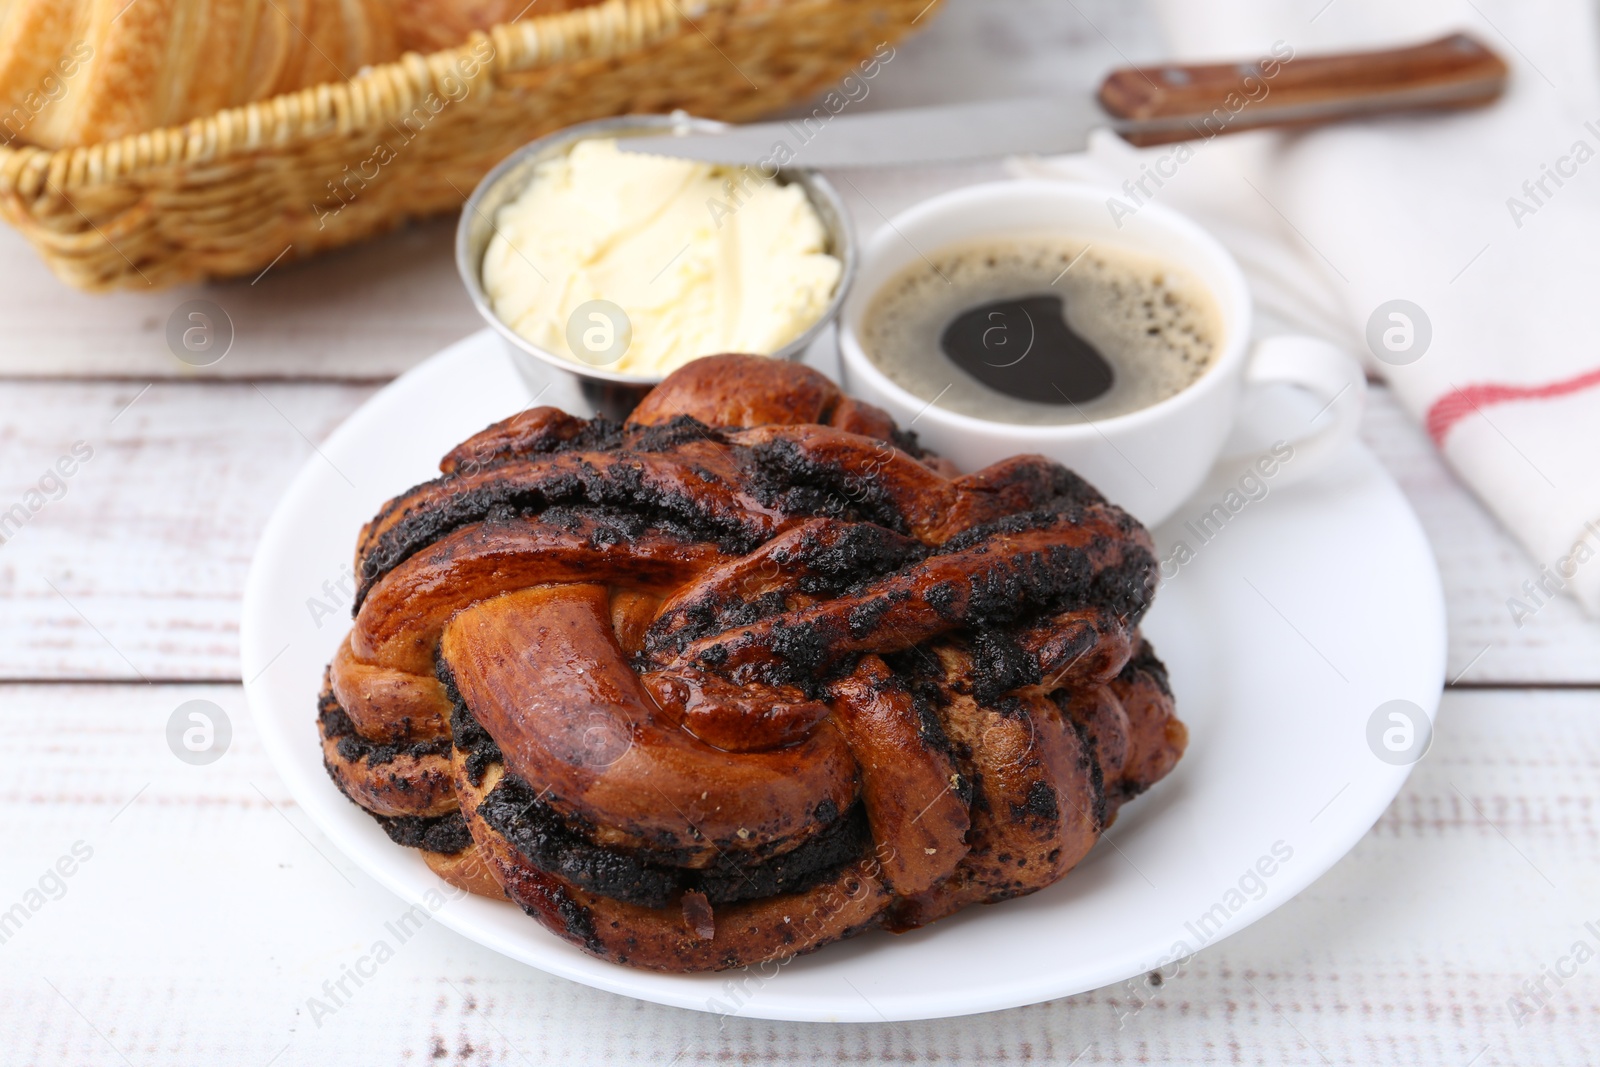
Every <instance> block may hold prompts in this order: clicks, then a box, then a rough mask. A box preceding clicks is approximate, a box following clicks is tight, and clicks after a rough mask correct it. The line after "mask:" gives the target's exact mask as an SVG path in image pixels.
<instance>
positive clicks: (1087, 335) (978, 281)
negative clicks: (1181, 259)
mask: <svg viewBox="0 0 1600 1067" xmlns="http://www.w3.org/2000/svg"><path fill="white" fill-rule="evenodd" d="M1048 293H1056V294H1059V295H1060V296H1061V297H1062V298H1063V300H1064V303H1065V305H1066V319H1067V325H1069V326H1070V327H1071V328H1072V329H1073V330H1074V331H1075V332H1076V333H1077V334H1078V335H1079V336H1080V337H1082V338H1083V339H1084V340H1086V341H1088V342H1089V343H1090V344H1091V345H1093V346H1094V348H1095V349H1096V350H1098V351H1099V353H1100V354H1101V355H1102V356H1103V357H1105V359H1106V361H1107V362H1109V363H1110V364H1111V366H1112V369H1113V371H1114V373H1115V375H1116V381H1115V383H1114V384H1113V385H1112V387H1111V389H1110V391H1109V392H1107V393H1105V394H1104V395H1103V396H1100V397H1097V398H1095V399H1094V400H1092V401H1088V402H1086V403H1081V404H1078V405H1076V406H1074V405H1072V404H1069V403H1066V402H1065V401H1063V400H1062V399H1061V398H1060V397H1056V398H1055V399H1056V400H1057V402H1056V403H1036V402H1032V401H1027V400H1020V399H1017V398H1015V397H1010V396H1006V395H1005V394H1003V393H1000V392H997V391H995V390H994V389H991V388H989V387H988V386H986V385H984V384H983V383H981V382H979V381H978V380H977V379H975V378H973V377H972V376H971V375H969V374H967V373H966V372H965V371H963V370H962V369H961V368H960V367H958V366H956V364H955V363H953V362H952V361H951V360H950V358H949V357H948V356H946V355H945V353H944V351H943V349H942V348H941V347H940V344H939V338H940V335H941V334H942V333H943V331H944V328H945V326H946V325H947V324H948V323H950V322H951V320H953V319H954V318H956V316H958V315H960V314H961V313H962V312H963V311H966V310H967V309H969V308H973V307H977V306H979V305H981V304H985V303H989V302H992V301H998V300H1007V299H1017V298H1020V297H1026V296H1034V295H1040V294H1048ZM1221 334H1222V325H1221V318H1220V316H1219V314H1218V312H1217V309H1216V306H1215V304H1214V302H1213V301H1212V298H1211V296H1210V294H1209V293H1208V292H1207V291H1206V290H1205V288H1204V287H1203V286H1201V285H1200V283H1199V282H1198V281H1196V280H1195V279H1193V278H1191V277H1189V276H1188V275H1187V274H1186V273H1185V272H1184V271H1182V270H1180V269H1178V268H1175V267H1173V266H1171V265H1170V264H1167V263H1165V262H1163V261H1161V260H1158V259H1155V258H1153V257H1149V256H1145V255H1143V254H1141V253H1137V252H1133V251H1130V250H1125V249H1121V248H1109V247H1105V246H1100V245H1086V244H1085V243H1084V242H1082V241H1074V240H1072V239H1071V238H1065V237H1063V238H1058V239H1051V238H1041V237H1036V236H1026V237H1016V238H1000V239H993V240H989V241H984V242H978V243H971V244H962V245H954V246H951V247H949V248H944V249H940V250H939V251H937V252H935V253H931V254H930V255H929V256H928V259H927V260H920V259H919V260H918V261H917V262H916V263H913V264H912V265H911V266H909V267H907V268H906V269H905V270H903V271H901V272H900V273H899V274H898V275H896V276H895V277H893V278H892V279H890V280H889V282H888V283H887V284H886V285H884V287H883V288H882V289H881V290H880V291H879V292H878V294H877V295H876V296H875V297H874V298H873V301H872V303H871V305H870V306H869V307H868V310H867V314H866V315H865V316H864V318H863V323H862V327H861V343H862V348H863V349H864V350H865V351H866V354H867V356H868V358H869V359H871V360H872V362H873V364H874V365H876V366H877V367H878V369H879V370H881V371H883V372H884V373H885V374H886V375H888V376H889V378H890V379H891V380H893V381H894V382H895V383H896V384H897V385H899V386H901V387H902V388H904V389H906V390H908V391H910V392H912V393H915V394H916V395H918V396H920V397H922V398H923V399H924V400H933V399H934V398H935V397H938V404H939V406H940V407H942V408H945V409H947V410H950V411H955V412H959V413H961V414H964V415H972V416H975V417H978V418H984V419H990V420H994V421H999V422H1012V423H1021V424H1031V425H1049V424H1060V423H1079V422H1086V421H1089V420H1092V419H1104V418H1112V417H1114V416H1117V415H1125V414H1128V413H1130V412H1134V411H1138V410H1140V409H1142V408H1146V407H1149V406H1151V405H1152V404H1157V403H1159V402H1161V401H1162V400H1165V399H1167V398H1168V397H1170V396H1173V395H1175V394H1177V393H1179V392H1182V391H1183V390H1184V389H1186V388H1188V387H1189V386H1190V385H1192V384H1194V382H1195V381H1197V380H1198V379H1199V378H1200V377H1201V375H1203V374H1204V373H1205V372H1206V370H1207V369H1208V368H1209V367H1210V366H1211V363H1212V361H1213V360H1214V359H1215V358H1216V352H1217V349H1218V346H1219V339H1220V337H1221ZM1010 358H1013V357H1010V356H1008V357H1007V359H1008V360H1009V359H1010ZM1023 358H1027V357H1023ZM997 362H998V361H997ZM941 393H942V395H941Z"/></svg>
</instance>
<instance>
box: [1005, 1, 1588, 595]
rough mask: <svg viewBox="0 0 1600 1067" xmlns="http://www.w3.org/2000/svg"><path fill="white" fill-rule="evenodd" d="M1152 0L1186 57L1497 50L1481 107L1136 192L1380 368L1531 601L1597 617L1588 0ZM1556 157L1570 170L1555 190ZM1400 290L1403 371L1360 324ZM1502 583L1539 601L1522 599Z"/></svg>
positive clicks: (1298, 326)
mask: <svg viewBox="0 0 1600 1067" xmlns="http://www.w3.org/2000/svg"><path fill="white" fill-rule="evenodd" d="M1155 6H1156V8H1157V10H1158V12H1159V14H1160V17H1161V20H1162V23H1163V26H1164V29H1165V31H1166V33H1167V36H1168V39H1169V44H1170V48H1171V52H1172V54H1173V56H1174V57H1175V58H1178V59H1182V60H1185V61H1200V60H1211V59H1245V58H1252V59H1253V58H1256V57H1258V56H1264V55H1267V54H1268V52H1269V50H1271V49H1272V47H1273V45H1274V44H1275V43H1277V42H1284V43H1286V44H1287V45H1288V46H1289V47H1292V48H1293V50H1294V54H1295V55H1296V56H1305V55H1312V54H1315V53H1318V52H1327V51H1335V50H1347V49H1357V48H1377V47H1392V46H1396V45H1400V44H1405V43H1413V42H1420V41H1422V40H1427V39H1431V38H1433V37H1437V36H1443V35H1444V34H1446V33H1449V32H1453V31H1456V30H1466V31H1467V32H1469V33H1472V34H1473V35H1475V36H1476V37H1478V38H1479V39H1480V40H1481V41H1483V42H1484V43H1486V44H1488V45H1489V46H1490V47H1492V48H1494V49H1495V50H1496V51H1497V52H1499V53H1500V54H1501V55H1502V56H1504V57H1505V58H1506V59H1507V60H1508V62H1510V64H1511V66H1512V68H1513V74H1512V84H1511V89H1510V91H1509V92H1508V93H1507V95H1506V97H1505V98H1504V99H1503V100H1502V101H1500V102H1499V103H1497V104H1496V105H1494V106H1493V107H1491V108H1488V109H1484V110H1478V111H1473V112H1464V113H1459V114H1454V115H1444V116H1429V117H1423V118H1409V117H1408V118H1395V119H1386V120H1382V121H1372V122H1366V123H1361V124H1356V125H1347V126H1341V127H1330V128H1326V129H1321V130H1316V131H1311V132H1307V133H1301V134H1277V133H1254V134H1238V135H1232V136H1227V137H1220V138H1217V139H1216V140H1213V141H1210V142H1206V143H1204V144H1201V145H1199V146H1197V147H1195V148H1194V149H1193V156H1192V158H1189V159H1187V160H1186V161H1185V162H1183V163H1181V164H1177V163H1175V162H1174V161H1173V160H1172V159H1169V160H1168V161H1167V162H1165V163H1164V164H1163V165H1162V167H1161V170H1163V171H1165V172H1167V173H1171V172H1172V171H1173V170H1174V169H1175V170H1176V174H1175V175H1174V176H1173V177H1171V178H1168V179H1164V184H1163V185H1162V186H1161V187H1160V188H1159V189H1156V188H1155V186H1154V184H1153V183H1152V182H1149V181H1147V183H1146V188H1147V189H1151V190H1153V191H1154V194H1155V195H1154V198H1155V199H1156V200H1158V201H1159V202H1161V203H1164V204H1167V205H1168V206H1170V207H1173V208H1175V209H1177V210H1180V211H1183V212H1185V213H1187V214H1189V215H1191V216H1193V217H1194V218H1195V219H1196V220H1197V221H1199V222H1201V223H1202V224H1204V225H1206V226H1208V227H1209V228H1210V229H1211V230H1212V231H1213V232H1214V233H1215V234H1216V235H1217V236H1218V237H1219V238H1220V239H1221V240H1222V241H1223V242H1224V243H1226V244H1227V245H1228V246H1229V247H1230V248H1231V249H1232V251H1233V252H1234V254H1235V255H1236V256H1237V257H1238V258H1239V260H1240V262H1241V264H1242V265H1243V267H1244V268H1245V271H1246V273H1247V274H1248V275H1249V277H1250V280H1251V283H1252V286H1253V288H1254V289H1255V293H1256V297H1257V302H1258V306H1259V308H1260V309H1261V312H1262V316H1263V319H1264V324H1265V326H1266V328H1267V329H1268V330H1284V329H1292V330H1297V331H1308V332H1313V333H1317V334H1321V335H1323V336H1327V337H1330V338H1332V339H1334V340H1336V341H1338V342H1340V343H1342V344H1344V345H1346V346H1347V347H1348V348H1349V349H1350V350H1351V351H1353V352H1359V353H1360V354H1361V355H1362V357H1363V359H1365V360H1366V362H1367V364H1368V367H1369V369H1371V370H1374V371H1375V372H1377V373H1378V374H1380V375H1381V376H1382V377H1383V378H1384V379H1385V380H1387V381H1388V382H1389V383H1390V385H1391V386H1392V387H1393V389H1394V392H1395V394H1396V396H1397V397H1398V398H1399V399H1400V401H1401V403H1402V404H1404V405H1405V407H1406V408H1407V409H1408V410H1409V411H1410V412H1411V413H1412V415H1414V416H1415V417H1416V418H1417V419H1418V420H1419V421H1420V422H1422V423H1423V424H1424V425H1425V426H1426V427H1427V428H1428V430H1429V432H1430V434H1431V435H1432V436H1433V437H1434V440H1435V442H1436V443H1437V444H1438V445H1439V446H1440V448H1441V449H1442V450H1443V452H1444V454H1445V456H1446V458H1447V459H1448V460H1449V462H1450V464H1451V465H1452V467H1454V469H1455V470H1456V472H1457V473H1458V474H1459V475H1460V477H1461V478H1462V479H1463V480H1464V481H1465V482H1466V483H1467V484H1468V485H1470V486H1471V487H1472V489H1473V490H1474V491H1475V492H1476V493H1477V494H1478V496H1479V497H1480V498H1482V499H1483V501H1484V502H1485V503H1486V504H1487V505H1488V506H1489V507H1490V509H1492V510H1493V511H1494V512H1495V514H1496V515H1498V516H1499V518H1500V519H1501V521H1502V522H1503V523H1504V524H1505V525H1506V526H1507V527H1508V528H1509V529H1510V530H1511V531H1512V532H1513V533H1514V534H1515V535H1516V536H1517V538H1518V539H1519V540H1520V541H1521V542H1522V543H1523V545H1524V546H1526V548H1527V549H1528V551H1529V553H1530V554H1531V556H1532V557H1533V560H1534V566H1533V567H1530V568H1529V572H1530V575H1535V582H1536V587H1537V585H1538V584H1539V583H1540V581H1541V579H1542V584H1543V587H1544V590H1543V592H1536V593H1535V594H1532V596H1533V597H1536V598H1537V597H1545V596H1548V595H1549V594H1550V591H1552V590H1554V589H1557V588H1563V589H1564V590H1565V591H1566V592H1569V593H1572V594H1573V595H1575V596H1577V598H1578V599H1579V601H1580V602H1581V603H1582V604H1583V605H1584V607H1585V609H1586V610H1588V611H1589V612H1590V613H1591V614H1600V245H1597V243H1600V56H1597V25H1596V21H1597V20H1596V13H1595V11H1594V8H1593V7H1592V6H1591V4H1590V3H1588V2H1585V0H1406V2H1405V3H1395V2H1394V0H1331V2H1327V0H1211V2H1208V3H1204V4H1198V3H1194V2H1193V0H1155ZM1279 47H1280V49H1281V47H1282V46H1281V45H1280V46H1279ZM1292 62H1293V61H1292V60H1290V64H1291V65H1292ZM1174 151H1175V150H1174V149H1173V148H1172V147H1166V148H1152V149H1145V150H1142V151H1141V150H1137V149H1133V148H1131V147H1129V146H1128V145H1126V144H1125V143H1124V142H1122V141H1120V140H1118V139H1117V138H1115V137H1112V136H1109V135H1102V136H1098V137H1097V138H1096V139H1095V140H1094V142H1093V143H1092V144H1091V146H1090V150H1089V152H1088V153H1086V154H1084V155H1079V156H1071V157H1063V158H1061V159H1055V160H1042V161H1018V162H1016V163H1015V164H1014V166H1015V168H1016V169H1017V170H1018V171H1020V172H1023V173H1028V174H1031V175H1034V176H1041V175H1059V176H1066V177H1072V178H1077V179H1080V180H1090V181H1100V182H1107V183H1108V184H1110V185H1111V186H1113V187H1114V189H1112V190H1108V193H1112V192H1117V191H1118V190H1121V187H1122V183H1123V182H1124V181H1126V180H1128V179H1130V178H1132V179H1135V180H1136V179H1137V178H1138V177H1140V175H1141V173H1142V171H1141V168H1142V167H1154V166H1155V164H1156V163H1157V162H1158V161H1160V160H1161V159H1162V157H1163V156H1170V155H1171V154H1172V153H1173V152H1174ZM1174 158H1175V157H1174ZM1549 171H1559V172H1561V173H1559V174H1558V175H1557V176H1558V177H1559V178H1560V184H1557V180H1556V178H1551V177H1549V176H1548V172H1549ZM1541 179H1542V180H1543V190H1542V191H1541V190H1540V187H1539V183H1540V181H1541ZM1524 183H1529V184H1528V185H1527V186H1525V184H1524ZM1120 195H1121V196H1122V198H1123V199H1124V200H1125V201H1128V200H1129V198H1128V196H1127V194H1126V193H1125V192H1123V193H1121V194H1120ZM1397 299H1400V300H1407V301H1410V302H1412V303H1414V304H1415V305H1417V306H1418V307H1420V308H1421V309H1422V311H1423V312H1424V314H1425V316H1426V318H1427V320H1428V322H1429V323H1430V324H1431V331H1432V340H1431V344H1430V345H1429V347H1428V348H1427V350H1426V351H1425V353H1424V354H1423V355H1422V357H1421V358H1420V359H1417V360H1416V361H1415V362H1413V363H1410V364H1409V365H1405V366H1394V365H1389V364H1387V363H1380V362H1378V361H1377V360H1375V359H1373V358H1372V353H1371V352H1370V351H1369V350H1368V343H1367V339H1366V338H1367V325H1368V321H1369V319H1370V318H1372V317H1373V315H1374V312H1375V311H1376V310H1377V309H1378V308H1379V307H1380V306H1381V305H1384V304H1385V303H1387V302H1389V301H1392V300H1397ZM1389 324H1390V323H1389V321H1388V320H1386V322H1385V325H1386V326H1387V325H1389ZM1541 568H1548V570H1541ZM1535 572H1538V573H1537V574H1536V573H1535ZM1507 595H1508V597H1509V596H1515V597H1518V598H1520V599H1522V600H1523V601H1525V602H1526V604H1527V606H1528V607H1530V608H1531V607H1533V606H1535V603H1536V601H1535V599H1530V594H1528V593H1526V592H1524V591H1521V590H1507ZM1538 602H1542V600H1539V601H1538Z"/></svg>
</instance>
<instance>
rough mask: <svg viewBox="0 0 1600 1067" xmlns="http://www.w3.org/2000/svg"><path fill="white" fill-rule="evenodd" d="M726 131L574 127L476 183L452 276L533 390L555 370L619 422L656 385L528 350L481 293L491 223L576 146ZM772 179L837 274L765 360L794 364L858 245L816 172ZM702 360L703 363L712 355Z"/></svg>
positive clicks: (674, 125)
mask: <svg viewBox="0 0 1600 1067" xmlns="http://www.w3.org/2000/svg"><path fill="white" fill-rule="evenodd" d="M726 125H727V124H726V123H722V122H715V121H713V120H711V119H699V118H694V117H693V116H691V115H687V114H685V113H683V112H681V111H677V112H673V113H672V114H670V115H623V116H620V117H618V118H613V119H600V120H598V121H596V122H585V123H580V124H579V125H577V126H569V127H567V128H566V129H564V130H561V131H559V132H557V133H553V134H550V135H549V136H548V137H541V138H540V139H539V140H537V141H534V142H533V143H531V144H528V145H524V146H523V147H522V148H519V149H518V150H517V151H515V152H513V153H512V154H511V155H510V156H508V157H506V159H505V160H504V161H502V162H501V163H500V165H499V166H497V167H495V168H494V169H493V170H491V171H490V172H489V173H488V174H487V175H485V176H484V179H483V181H481V182H479V183H478V187H477V188H476V189H474V190H473V192H472V196H471V197H469V198H468V199H467V204H466V207H465V208H463V209H462V212H461V221H460V222H459V223H458V224H457V225H456V269H457V270H459V271H460V272H461V281H462V283H463V284H465V285H466V287H467V294H468V295H469V296H470V297H472V303H473V306H474V307H476V308H477V309H478V314H480V315H482V316H483V321H485V322H487V323H488V324H489V325H490V326H491V327H493V328H494V330H495V332H497V333H498V334H499V335H500V336H501V337H502V338H503V339H504V340H505V343H506V345H507V347H508V348H509V349H510V352H511V359H512V362H513V363H514V364H515V365H516V367H517V370H518V372H519V373H520V374H521V375H522V376H523V378H524V379H525V380H527V381H528V382H529V383H530V385H531V386H532V388H534V389H535V390H537V389H539V388H541V387H542V386H543V385H544V384H545V383H546V382H547V381H548V380H549V377H550V371H551V370H552V369H554V370H556V371H559V372H561V373H562V374H566V375H569V376H571V377H572V378H574V379H576V381H577V382H578V385H579V388H580V389H581V390H582V393H583V396H584V399H586V400H588V401H589V402H590V403H591V404H593V405H594V408H595V410H596V411H597V412H599V413H600V414H602V415H605V416H606V417H608V418H612V419H618V420H620V419H622V418H625V417H626V416H627V415H628V413H629V412H631V411H632V410H633V409H634V406H635V405H637V404H638V403H639V401H640V400H641V399H643V398H644V395H645V394H646V393H648V392H649V391H650V390H651V389H653V388H654V387H655V386H656V384H657V383H658V382H660V381H661V379H660V378H659V377H652V376H645V375H637V374H619V373H617V372H616V371H610V370H606V369H605V368H604V367H596V366H586V365H584V364H582V363H577V362H574V361H573V360H571V359H568V358H566V357H565V356H561V355H558V354H556V353H554V352H551V351H549V350H547V349H544V348H541V347H540V346H538V345H536V344H533V343H532V342H531V341H529V340H528V339H527V338H525V337H523V336H522V335H520V334H518V333H517V332H516V331H515V330H513V329H512V328H511V327H510V326H508V325H506V323H505V322H503V321H501V319H500V317H499V316H498V315H496V314H495V312H494V307H493V306H492V304H491V303H490V301H489V295H488V294H487V293H486V292H484V289H483V270H482V268H483V254H484V252H485V250H486V249H487V248H488V247H489V241H490V239H491V238H492V237H493V236H494V235H495V232H496V231H495V216H496V214H497V213H498V212H499V210H500V208H501V207H502V206H504V205H505V204H507V203H509V202H511V201H512V200H515V199H516V198H517V197H518V196H520V195H522V191H523V190H524V189H526V188H527V186H528V183H529V182H530V181H532V179H533V172H534V168H535V167H536V166H538V165H539V164H540V163H542V162H544V161H545V160H547V159H553V158H555V157H557V156H560V155H563V154H565V153H566V152H568V151H570V150H571V148H572V146H573V145H574V144H576V143H577V142H579V141H584V140H589V139H591V138H597V137H606V138H612V137H616V138H620V137H639V136H647V135H658V134H661V133H663V132H672V133H690V132H702V131H710V130H719V129H723V128H725V127H726ZM777 179H778V181H780V182H782V183H784V184H789V183H794V184H796V185H799V186H800V187H801V188H802V189H804V190H805V191H806V195H807V196H808V197H809V198H810V200H811V205H812V207H813V208H815V209H816V212H817V217H818V218H819V219H820V220H821V221H822V226H823V229H824V230H825V231H826V232H827V235H828V249H827V250H828V252H829V253H830V254H831V255H833V256H835V257H836V258H837V259H838V260H839V262H840V265H841V267H842V268H843V269H842V270H841V272H840V275H839V283H838V285H837V286H836V287H835V288H834V292H833V299H832V300H830V301H829V302H828V307H827V310H825V311H824V312H823V313H822V316H821V317H820V318H818V319H817V321H816V322H815V323H813V324H812V325H811V327H810V328H809V329H807V330H806V331H805V332H804V333H802V334H801V335H800V336H799V337H796V338H795V339H794V340H793V341H790V342H789V343H788V344H787V345H785V346H784V347H783V348H782V349H780V350H779V351H777V352H773V353H771V356H772V358H774V359H791V360H792V359H798V358H799V357H800V355H801V354H802V353H803V352H805V350H806V349H807V348H808V347H809V346H810V344H811V342H812V341H814V340H815V339H816V337H817V335H818V334H819V333H821V332H822V329H823V327H824V326H826V325H827V324H828V323H829V322H831V321H833V319H834V318H835V317H836V316H837V315H838V314H839V308H840V307H841V305H843V303H844V298H845V294H846V293H848V292H849V290H850V284H851V282H852V281H854V279H855V274H856V237H855V229H854V227H853V225H852V224H851V220H850V213H849V211H848V209H846V207H845V205H844V201H843V200H841V199H840V198H839V193H838V191H837V190H836V189H834V187H833V186H832V185H831V184H829V182H828V181H827V179H825V178H823V177H822V176H821V175H820V174H818V173H816V172H815V171H810V170H805V169H802V168H795V169H792V170H789V169H785V170H780V171H779V172H778V176H777ZM705 354H706V355H708V356H709V355H715V354H716V353H712V352H707V353H705Z"/></svg>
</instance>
